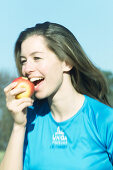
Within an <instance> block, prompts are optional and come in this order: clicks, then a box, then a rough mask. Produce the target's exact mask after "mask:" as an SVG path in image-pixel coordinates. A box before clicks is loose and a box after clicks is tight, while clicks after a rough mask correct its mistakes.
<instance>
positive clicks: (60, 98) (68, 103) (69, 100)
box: [48, 80, 84, 122]
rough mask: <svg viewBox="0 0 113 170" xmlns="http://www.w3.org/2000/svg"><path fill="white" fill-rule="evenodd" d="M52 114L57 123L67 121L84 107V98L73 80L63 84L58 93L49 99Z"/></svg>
mask: <svg viewBox="0 0 113 170" xmlns="http://www.w3.org/2000/svg"><path fill="white" fill-rule="evenodd" d="M48 102H49V105H50V109H51V113H52V116H53V118H54V119H55V120H56V121H57V122H61V121H65V120H67V119H69V118H71V117H72V116H74V115H75V114H76V113H77V112H78V110H79V109H80V108H81V107H82V105H83V102H84V96H83V95H81V94H80V93H78V92H77V91H76V90H75V89H74V87H73V86H72V84H71V80H70V81H67V82H65V81H64V83H63V84H62V86H61V87H60V89H59V90H58V91H57V93H56V94H55V95H54V96H52V97H49V98H48Z"/></svg>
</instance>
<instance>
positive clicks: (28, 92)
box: [13, 77, 34, 99]
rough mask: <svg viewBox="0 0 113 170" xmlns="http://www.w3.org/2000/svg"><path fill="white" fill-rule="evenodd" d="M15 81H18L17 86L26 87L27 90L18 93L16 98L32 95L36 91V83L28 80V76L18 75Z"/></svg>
mask: <svg viewBox="0 0 113 170" xmlns="http://www.w3.org/2000/svg"><path fill="white" fill-rule="evenodd" d="M13 82H17V85H16V87H15V88H17V87H21V88H25V89H26V91H25V92H22V93H19V94H17V95H16V99H20V98H23V97H31V96H32V95H33V93H34V84H33V83H32V82H30V81H29V80H28V78H26V77H18V78H16V79H15V80H13Z"/></svg>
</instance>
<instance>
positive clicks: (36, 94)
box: [35, 92, 48, 100]
mask: <svg viewBox="0 0 113 170" xmlns="http://www.w3.org/2000/svg"><path fill="white" fill-rule="evenodd" d="M35 97H36V98H37V99H39V100H42V99H45V98H47V97H48V96H47V95H44V94H42V93H39V92H36V93H35Z"/></svg>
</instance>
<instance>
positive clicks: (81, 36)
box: [0, 0, 113, 160]
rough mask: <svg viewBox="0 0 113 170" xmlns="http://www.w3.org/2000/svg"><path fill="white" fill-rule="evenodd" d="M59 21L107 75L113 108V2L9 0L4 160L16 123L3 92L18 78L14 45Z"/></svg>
mask: <svg viewBox="0 0 113 170" xmlns="http://www.w3.org/2000/svg"><path fill="white" fill-rule="evenodd" d="M45 21H50V22H56V23H59V24H62V25H64V26H65V27H67V28H68V29H69V30H70V31H71V32H72V33H73V34H74V35H75V37H76V38H77V39H78V41H79V42H80V44H81V46H82V47H83V49H84V50H85V52H86V54H87V55H88V57H89V58H90V59H91V61H92V62H93V63H94V64H95V65H96V66H97V67H98V68H99V69H100V70H101V71H102V72H103V74H104V76H105V77H106V79H107V82H108V87H109V94H108V97H109V100H110V103H111V105H112V106H113V0H92V1H91V0H79V1H78V0H45V1H44V0H40V1H39V0H32V1H30V0H24V1H23V0H19V1H18V0H11V1H9V0H5V1H1V5H0V160H1V159H2V157H3V154H4V150H5V149H6V146H7V143H8V140H9V136H10V134H11V129H12V125H13V120H12V118H11V116H10V114H9V112H8V110H7V108H6V106H5V105H6V103H5V96H4V92H3V89H4V87H5V86H7V85H8V84H9V83H11V81H12V80H13V79H14V78H16V77H18V73H17V70H16V66H15V60H14V45H15V42H16V39H17V37H18V35H19V34H20V32H21V31H23V30H24V29H25V28H27V27H32V26H34V25H35V24H36V23H42V22H45Z"/></svg>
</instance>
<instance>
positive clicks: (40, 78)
mask: <svg viewBox="0 0 113 170" xmlns="http://www.w3.org/2000/svg"><path fill="white" fill-rule="evenodd" d="M42 79H43V78H42V77H36V78H31V79H30V81H31V82H34V81H37V80H42Z"/></svg>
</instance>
